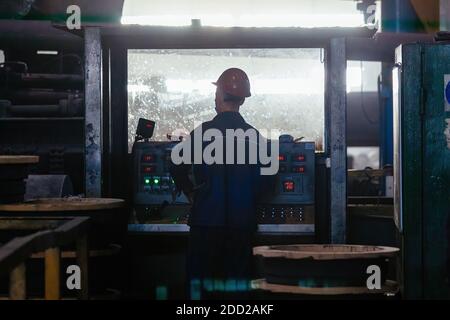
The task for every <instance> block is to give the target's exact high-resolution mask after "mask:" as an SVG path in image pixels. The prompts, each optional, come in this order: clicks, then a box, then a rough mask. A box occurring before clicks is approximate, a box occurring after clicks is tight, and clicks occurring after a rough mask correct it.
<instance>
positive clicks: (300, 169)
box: [292, 166, 306, 173]
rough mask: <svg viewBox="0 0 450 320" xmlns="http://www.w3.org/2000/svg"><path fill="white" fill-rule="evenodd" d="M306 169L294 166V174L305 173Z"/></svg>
mask: <svg viewBox="0 0 450 320" xmlns="http://www.w3.org/2000/svg"><path fill="white" fill-rule="evenodd" d="M305 171H306V168H305V166H293V167H292V172H294V173H305Z"/></svg>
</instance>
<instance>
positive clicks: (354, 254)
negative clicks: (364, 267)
mask: <svg viewBox="0 0 450 320" xmlns="http://www.w3.org/2000/svg"><path fill="white" fill-rule="evenodd" d="M398 252H399V249H398V248H391V247H379V246H360V245H322V244H306V245H280V246H262V247H255V248H253V254H254V255H259V256H263V257H265V258H286V259H313V260H340V259H373V258H379V257H386V258H389V257H394V256H396V255H397V253H398Z"/></svg>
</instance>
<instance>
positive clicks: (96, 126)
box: [84, 28, 102, 197]
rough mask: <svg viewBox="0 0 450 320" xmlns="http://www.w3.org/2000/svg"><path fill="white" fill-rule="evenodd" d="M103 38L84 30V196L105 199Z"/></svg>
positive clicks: (97, 31) (94, 30)
mask: <svg viewBox="0 0 450 320" xmlns="http://www.w3.org/2000/svg"><path fill="white" fill-rule="evenodd" d="M101 52H102V51H101V37H100V29H99V28H86V29H85V30H84V59H85V60H84V65H85V69H84V70H85V71H84V72H85V91H84V92H85V193H86V196H87V197H101V195H102V188H101V186H102V184H101V181H102V180H101V179H102V147H101V140H102V134H101V132H102V130H101V126H102V117H101V116H102V89H101V88H102V86H101V79H102V78H101V76H102V74H101V72H102V71H101V70H102V68H101V63H102V55H101Z"/></svg>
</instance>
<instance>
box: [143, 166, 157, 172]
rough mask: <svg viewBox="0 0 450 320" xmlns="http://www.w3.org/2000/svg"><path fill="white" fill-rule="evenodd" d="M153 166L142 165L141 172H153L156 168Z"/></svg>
mask: <svg viewBox="0 0 450 320" xmlns="http://www.w3.org/2000/svg"><path fill="white" fill-rule="evenodd" d="M155 169H156V167H155V166H144V167H142V172H143V173H154V172H155V171H156V170H155Z"/></svg>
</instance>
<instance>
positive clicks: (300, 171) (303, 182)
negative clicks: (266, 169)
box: [257, 136, 315, 225]
mask: <svg viewBox="0 0 450 320" xmlns="http://www.w3.org/2000/svg"><path fill="white" fill-rule="evenodd" d="M279 142H280V144H279V145H280V151H279V156H278V160H279V170H278V174H277V175H276V177H275V185H274V190H273V191H272V194H271V195H270V196H269V197H267V198H266V200H265V201H263V202H261V203H259V204H258V209H257V215H258V222H259V223H260V224H309V225H312V224H314V199H315V196H314V194H315V143H314V142H296V141H295V140H294V139H293V138H292V137H291V136H281V137H280V141H279Z"/></svg>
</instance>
